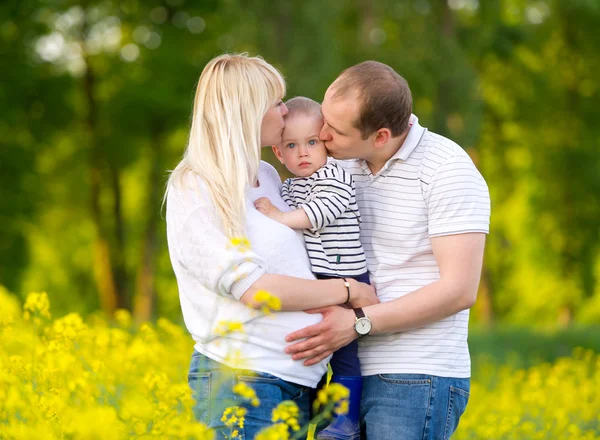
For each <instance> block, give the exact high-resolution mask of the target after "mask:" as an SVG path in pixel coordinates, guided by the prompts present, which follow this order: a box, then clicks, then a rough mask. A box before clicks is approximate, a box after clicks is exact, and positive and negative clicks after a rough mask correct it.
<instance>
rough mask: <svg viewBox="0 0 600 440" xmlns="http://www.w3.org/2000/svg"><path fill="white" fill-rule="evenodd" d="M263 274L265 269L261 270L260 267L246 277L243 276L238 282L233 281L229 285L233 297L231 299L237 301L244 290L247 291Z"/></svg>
mask: <svg viewBox="0 0 600 440" xmlns="http://www.w3.org/2000/svg"><path fill="white" fill-rule="evenodd" d="M265 273H266V270H265V269H263V268H262V267H257V268H256V269H254V270H253V271H252V272H250V273H249V274H248V275H245V276H243V277H242V278H240V279H239V280H237V281H235V282H234V283H233V284H232V285H231V295H233V297H234V298H235V299H237V300H238V301H239V299H240V298H241V297H242V295H243V294H244V293H246V290H248V289H249V288H250V286H251V285H252V284H254V282H255V281H256V280H258V279H259V278H260V277H262V276H263V275H264V274H265Z"/></svg>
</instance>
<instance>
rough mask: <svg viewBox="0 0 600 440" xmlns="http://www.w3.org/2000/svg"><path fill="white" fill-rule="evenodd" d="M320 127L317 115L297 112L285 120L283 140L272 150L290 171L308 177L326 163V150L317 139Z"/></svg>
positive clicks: (321, 124) (319, 119) (320, 119)
mask: <svg viewBox="0 0 600 440" xmlns="http://www.w3.org/2000/svg"><path fill="white" fill-rule="evenodd" d="M322 127H323V119H322V118H321V117H319V116H308V115H303V114H297V115H294V116H293V117H292V118H290V119H289V120H286V121H285V129H284V130H283V141H282V143H281V145H279V146H278V147H277V148H273V151H274V152H275V155H276V156H277V158H278V159H279V160H280V162H281V163H282V164H284V165H285V167H286V168H287V169H288V170H289V171H290V173H292V174H294V175H296V176H298V177H308V176H310V175H311V174H312V173H314V172H315V171H317V170H318V169H319V168H321V167H322V166H323V165H325V164H326V163H327V150H326V149H325V145H324V144H323V142H322V141H321V140H320V139H319V132H320V131H321V128H322Z"/></svg>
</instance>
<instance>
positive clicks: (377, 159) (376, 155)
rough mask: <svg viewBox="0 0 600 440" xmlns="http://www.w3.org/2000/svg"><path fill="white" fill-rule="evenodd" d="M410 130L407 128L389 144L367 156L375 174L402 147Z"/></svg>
mask: <svg viewBox="0 0 600 440" xmlns="http://www.w3.org/2000/svg"><path fill="white" fill-rule="evenodd" d="M408 132H409V130H406V131H405V132H404V133H402V134H401V135H400V136H398V137H397V138H394V139H391V140H390V142H388V145H386V146H384V147H382V148H378V149H376V150H374V151H373V154H372V155H371V156H370V157H369V158H365V160H366V162H367V165H368V166H369V169H370V170H371V173H373V175H375V174H377V173H378V172H379V171H381V169H382V168H383V167H384V165H385V164H386V163H387V161H388V160H390V159H391V158H392V157H394V154H396V153H397V152H398V151H399V150H400V148H402V145H403V144H404V141H405V140H406V137H407V136H408Z"/></svg>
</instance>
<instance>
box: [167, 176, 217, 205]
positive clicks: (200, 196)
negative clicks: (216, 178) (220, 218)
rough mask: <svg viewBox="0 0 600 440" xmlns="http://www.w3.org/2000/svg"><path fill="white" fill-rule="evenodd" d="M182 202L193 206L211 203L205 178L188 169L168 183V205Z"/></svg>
mask: <svg viewBox="0 0 600 440" xmlns="http://www.w3.org/2000/svg"><path fill="white" fill-rule="evenodd" d="M169 204H171V205H172V204H180V205H187V206H188V207H192V206H198V205H202V206H206V205H210V204H211V203H210V198H209V197H208V191H207V188H206V184H205V183H204V180H203V179H202V178H201V177H200V176H199V175H198V174H196V173H195V172H193V171H188V172H186V173H183V174H182V175H179V176H177V177H175V178H172V179H169V182H168V184H167V206H169Z"/></svg>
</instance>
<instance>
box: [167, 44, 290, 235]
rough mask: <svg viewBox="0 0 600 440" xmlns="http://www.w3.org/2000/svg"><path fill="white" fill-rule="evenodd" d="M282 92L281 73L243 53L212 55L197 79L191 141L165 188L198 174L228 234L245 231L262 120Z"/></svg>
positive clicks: (279, 98)
mask: <svg viewBox="0 0 600 440" xmlns="http://www.w3.org/2000/svg"><path fill="white" fill-rule="evenodd" d="M283 96H285V81H284V79H283V77H282V76H281V73H280V72H279V71H278V70H277V69H276V68H274V67H273V66H271V65H270V64H269V63H267V62H266V61H265V60H263V59H262V58H261V57H250V56H248V55H247V54H245V53H244V54H224V55H220V56H218V57H216V58H214V59H213V60H211V61H210V62H209V63H208V64H207V65H206V66H205V67H204V70H203V71H202V74H201V75H200V79H199V80H198V87H197V90H196V97H195V99H194V111H193V117H192V127H191V130H190V137H189V140H188V145H187V148H186V150H185V153H184V155H183V159H182V160H181V162H179V164H178V165H177V167H176V168H175V169H174V170H173V172H172V173H171V176H170V177H169V181H168V183H167V193H168V191H169V188H170V187H171V185H178V186H185V185H186V183H187V182H189V180H187V179H184V176H185V175H186V174H187V173H189V172H193V173H196V174H197V175H199V176H200V177H201V178H202V180H203V181H204V183H205V184H206V187H207V189H208V191H209V193H210V196H211V197H212V200H213V202H214V204H215V207H216V211H217V213H218V214H219V216H220V218H221V220H222V223H223V229H224V231H225V233H226V234H227V236H228V237H242V236H244V233H245V231H244V223H245V222H244V219H245V215H246V209H245V203H246V202H245V191H246V188H247V185H253V184H255V182H256V180H257V178H258V168H259V164H260V149H261V145H260V142H261V125H262V121H263V118H264V116H265V114H266V113H267V111H268V110H269V109H270V108H271V107H272V106H273V105H275V104H276V103H277V101H278V100H281V99H282V98H283ZM165 198H166V194H165Z"/></svg>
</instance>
